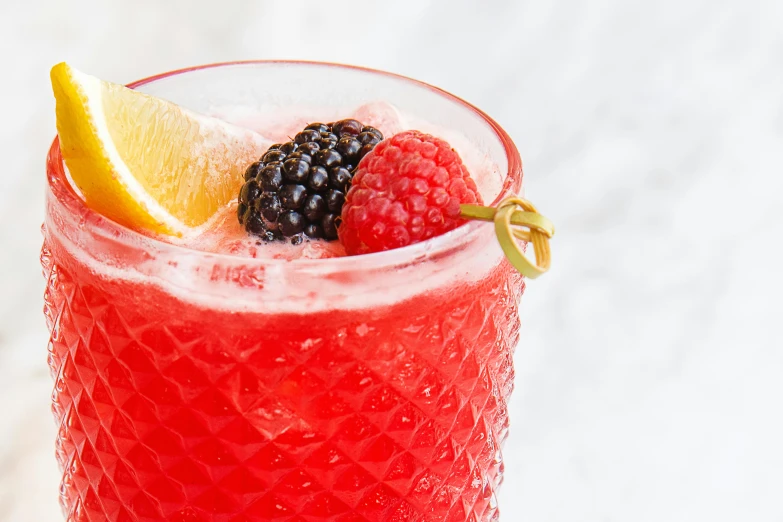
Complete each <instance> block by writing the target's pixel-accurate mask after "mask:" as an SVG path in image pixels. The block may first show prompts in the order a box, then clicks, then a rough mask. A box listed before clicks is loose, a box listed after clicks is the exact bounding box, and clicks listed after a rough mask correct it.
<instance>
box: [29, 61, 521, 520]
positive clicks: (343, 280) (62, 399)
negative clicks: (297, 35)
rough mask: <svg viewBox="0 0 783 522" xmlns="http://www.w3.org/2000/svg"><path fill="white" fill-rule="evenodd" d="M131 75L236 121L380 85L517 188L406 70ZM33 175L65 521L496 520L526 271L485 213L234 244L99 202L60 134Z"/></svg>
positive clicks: (501, 189) (451, 105) (323, 104)
mask: <svg viewBox="0 0 783 522" xmlns="http://www.w3.org/2000/svg"><path fill="white" fill-rule="evenodd" d="M314 84H318V85H319V88H318V89H313V88H311V86H312V85H314ZM133 87H134V88H137V89H139V90H141V91H144V92H147V93H150V94H154V95H157V96H161V97H164V98H167V99H170V100H172V101H174V102H177V103H179V104H181V105H183V106H185V107H188V108H191V109H193V110H196V111H199V112H205V113H213V114H219V115H221V116H222V117H226V118H228V119H234V120H241V119H242V118H243V117H245V116H247V115H261V116H263V115H264V114H272V113H274V112H275V111H282V110H287V111H293V112H296V111H299V113H300V114H301V115H302V117H305V116H306V115H308V114H316V115H318V114H326V113H335V114H339V113H340V111H341V110H346V111H347V110H351V109H353V108H355V107H356V106H358V105H361V104H363V103H366V102H371V101H375V100H383V101H386V102H389V103H391V104H392V105H394V106H396V107H398V108H399V109H400V110H401V111H402V112H403V113H407V114H412V115H415V116H416V117H417V118H420V119H421V121H426V122H429V123H430V124H432V126H433V128H443V129H452V130H455V131H458V132H459V133H460V134H461V135H462V136H464V139H465V141H466V143H470V145H471V147H474V148H475V149H476V150H477V151H479V152H480V153H481V154H483V155H485V156H486V157H488V158H490V159H491V160H492V162H493V163H494V164H495V165H497V172H496V173H495V174H496V176H495V177H492V176H489V177H487V179H483V180H479V188H480V190H481V191H482V193H483V196H484V200H485V201H487V202H492V201H494V202H498V201H500V200H501V199H503V198H504V197H507V196H508V195H511V194H515V193H517V192H518V191H519V190H520V188H521V176H522V171H521V163H520V159H519V155H518V153H517V150H516V148H515V147H514V145H513V144H512V143H511V141H510V139H509V137H508V136H507V135H506V133H505V132H504V131H503V130H502V129H501V128H500V127H499V126H498V125H497V124H496V123H495V122H493V121H492V120H491V119H490V118H488V117H487V116H486V115H485V114H483V113H482V112H480V111H479V110H477V109H476V108H474V107H472V106H470V105H469V104H467V103H465V102H463V101H461V100H459V99H457V98H455V97H454V96H452V95H450V94H448V93H445V92H443V91H440V90H438V89H435V88H433V87H430V86H428V85H425V84H422V83H419V82H416V81H414V80H410V79H407V78H402V77H398V76H395V75H391V74H387V73H382V72H377V71H370V70H365V69H359V68H353V67H345V66H337V65H330V64H317V63H296V62H248V63H234V64H221V65H214V66H206V67H199V68H194V69H189V70H183V71H176V72H173V73H168V74H164V75H160V76H157V77H154V78H150V79H147V80H143V81H140V82H137V83H136V84H134V85H133ZM47 175H48V190H47V209H46V221H45V224H44V236H45V242H44V247H43V251H42V255H41V259H42V263H43V267H44V273H45V275H46V278H47V280H48V284H47V290H46V295H45V315H46V319H47V322H48V325H49V328H50V330H51V342H50V344H49V366H50V368H51V372H52V376H53V378H54V380H55V390H54V394H53V409H54V414H55V418H56V420H57V423H58V426H59V432H58V437H57V444H56V454H57V459H58V461H59V464H60V466H61V469H62V472H63V476H62V486H61V489H60V501H61V504H62V507H63V510H64V513H65V517H66V518H67V520H68V521H69V522H71V521H72V522H76V521H79V522H82V521H91V522H96V521H123V522H125V521H128V522H130V521H134V522H135V521H163V520H166V521H174V522H198V521H203V522H207V521H213V522H229V521H231V522H239V521H266V520H274V521H291V522H294V521H295V522H320V521H334V522H360V521H365V522H366V521H370V522H375V521H378V522H383V521H388V522H391V521H396V522H401V521H432V522H444V521H448V522H469V521H470V522H487V521H495V520H498V517H499V514H498V513H499V512H498V506H497V502H496V499H495V493H496V490H497V488H498V486H499V484H500V482H501V479H502V459H501V447H502V444H503V442H504V440H505V438H506V435H507V431H508V411H507V407H506V405H507V400H508V398H509V394H510V393H511V388H512V380H513V366H512V353H513V350H514V348H515V346H516V344H517V342H518V333H519V317H518V309H517V305H518V302H519V298H520V296H521V293H522V290H523V281H522V279H521V277H520V276H519V274H517V273H516V272H515V271H514V270H513V269H512V268H511V267H510V265H509V264H508V262H507V261H506V260H505V259H504V258H503V255H502V253H501V250H500V248H499V247H498V245H497V240H496V239H495V237H494V235H493V229H492V224H490V223H477V222H471V223H469V224H467V225H465V226H463V227H460V228H458V229H456V230H454V231H452V232H449V233H448V234H445V235H443V236H440V237H437V238H434V239H432V240H429V241H427V242H424V243H420V244H417V245H413V246H410V247H406V248H402V249H398V250H394V251H389V252H384V253H379V254H371V255H366V256H359V257H353V258H351V257H346V258H335V259H326V260H297V261H289V262H286V261H277V260H259V259H249V258H242V257H236V256H230V255H221V254H211V253H204V252H198V251H193V250H188V249H186V248H183V247H179V246H174V245H171V244H167V243H164V242H161V241H158V240H155V239H151V238H148V237H145V236H142V235H140V234H138V233H135V232H132V231H130V230H128V229H125V228H123V227H121V226H119V225H117V224H115V223H113V222H111V221H109V220H107V219H105V218H103V217H102V216H100V215H98V214H96V213H94V212H93V211H91V210H90V209H88V208H87V207H86V206H85V205H84V203H83V202H82V201H81V199H80V198H79V197H78V196H77V195H76V193H75V192H74V190H73V189H72V188H71V186H70V185H69V184H68V181H67V177H66V175H65V171H64V168H63V164H62V159H61V156H60V152H59V145H58V143H57V141H55V142H54V144H53V145H52V148H51V150H50V153H49V158H48V164H47Z"/></svg>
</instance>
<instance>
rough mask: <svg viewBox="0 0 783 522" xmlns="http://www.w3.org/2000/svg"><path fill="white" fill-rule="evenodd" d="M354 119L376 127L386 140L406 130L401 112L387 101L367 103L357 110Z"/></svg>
mask: <svg viewBox="0 0 783 522" xmlns="http://www.w3.org/2000/svg"><path fill="white" fill-rule="evenodd" d="M352 117H353V118H355V119H357V120H359V121H360V122H362V123H364V124H365V125H370V126H371V127H375V128H376V129H378V130H379V131H381V132H382V133H383V137H384V138H390V137H391V136H394V135H395V134H397V133H399V132H402V131H403V130H405V125H404V123H403V121H402V116H400V113H399V111H397V109H396V108H395V107H394V105H392V104H391V103H389V102H386V101H376V102H370V103H365V104H364V105H362V106H361V107H359V108H358V109H356V111H355V112H354V113H353V115H352Z"/></svg>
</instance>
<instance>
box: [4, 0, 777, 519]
mask: <svg viewBox="0 0 783 522" xmlns="http://www.w3.org/2000/svg"><path fill="white" fill-rule="evenodd" d="M0 5H1V6H0V53H1V55H2V61H0V67H2V72H0V78H1V79H0V94H1V95H2V96H0V107H2V112H0V415H2V421H0V519H2V520H4V521H9V522H26V521H35V522H49V521H51V522H55V521H57V520H60V518H59V517H60V516H59V511H58V508H57V506H56V498H57V482H58V477H57V472H56V467H55V462H54V455H53V440H54V436H55V429H54V423H53V422H52V419H51V415H50V413H49V407H48V401H49V394H50V389H51V382H50V379H49V376H48V372H47V370H46V366H45V361H46V338H47V335H46V332H45V326H44V322H43V318H42V314H41V306H42V303H41V295H42V291H43V280H42V278H41V275H40V269H39V266H38V260H37V255H38V248H39V246H40V242H41V237H40V234H39V232H38V226H39V224H40V222H41V220H42V215H43V197H42V196H43V186H44V158H45V154H46V151H47V147H48V145H49V143H50V141H51V139H52V137H53V135H54V100H53V98H52V96H51V91H50V87H49V80H48V71H49V68H50V67H51V66H52V65H53V64H55V63H56V62H58V61H61V60H68V61H70V62H71V63H72V64H73V65H74V66H76V67H78V68H81V69H83V70H85V71H87V72H90V73H92V74H95V75H98V76H102V77H104V78H106V79H110V80H114V81H118V82H127V81H131V80H134V79H137V78H140V77H144V76H148V75H150V74H153V73H158V72H162V71H166V70H170V69H173V68H179V67H183V66H187V65H194V64H199V63H206V62H215V61H223V60H235V59H249V58H300V59H305V58H306V59H319V60H328V61H338V62H346V63H352V64H359V65H366V66H370V67H376V68H381V69H387V70H391V71H394V72H398V73H402V74H405V75H408V76H413V77H416V78H419V79H421V80H424V81H427V82H429V83H432V84H435V85H437V86H440V87H443V88H445V89H446V90H449V91H451V92H453V93H455V94H457V95H458V96H461V97H463V98H465V99H467V100H468V101H470V102H472V103H474V104H476V105H478V106H479V107H481V108H483V109H484V110H485V111H486V112H488V113H489V114H490V115H492V116H493V117H494V118H495V119H497V120H498V121H499V122H500V124H501V125H502V126H504V127H505V128H506V129H507V130H508V131H509V133H510V134H511V135H512V137H513V138H514V140H515V141H516V143H517V145H518V146H519V149H520V151H521V152H522V156H523V159H524V161H525V172H526V178H525V183H526V187H527V195H528V196H529V197H530V198H531V199H532V200H533V201H534V202H535V203H536V204H537V205H538V206H539V208H540V209H541V210H542V211H543V212H544V214H546V215H548V216H549V217H550V218H551V219H552V220H553V221H554V222H555V223H556V225H557V227H558V231H557V236H556V238H555V241H554V243H553V248H554V267H553V270H552V273H550V274H548V275H547V276H546V277H544V278H542V279H541V280H538V281H535V282H532V283H531V284H530V285H529V287H528V291H527V294H526V295H525V297H524V302H523V308H522V314H523V321H524V334H523V342H522V344H521V346H520V348H519V351H518V356H517V359H516V362H517V369H518V379H517V388H516V394H515V397H514V401H513V405H512V415H513V431H512V438H511V441H510V443H509V444H508V446H507V451H506V459H507V469H508V473H507V480H506V483H505V485H504V486H503V490H502V498H501V509H502V511H503V517H502V520H503V521H504V522H506V521H507V522H521V521H536V522H538V521H584V522H619V521H634V522H647V521H650V522H660V521H667V522H678V521H682V522H693V521H701V520H705V521H711V522H723V521H725V522H729V521H732V522H733V521H738V520H743V521H745V520H748V521H754V522H780V521H782V520H783V341H782V340H781V335H780V325H781V322H782V321H781V320H782V319H783V305H782V304H781V295H782V294H783V276H781V270H782V268H781V252H782V251H783V249H781V246H780V242H781V239H783V237H782V236H783V233H782V232H781V224H783V219H782V218H781V213H782V212H783V203H782V202H781V199H783V181H782V180H783V168H781V167H783V161H781V155H783V140H782V138H783V105H782V103H781V100H782V99H783V30H781V27H783V2H780V1H776V0H769V1H767V2H754V1H745V2H740V1H737V2H726V1H721V0H676V1H668V0H667V1H650V0H601V1H594V2H590V3H589V5H588V3H587V2H585V3H582V2H577V1H568V0H552V1H544V0H524V1H521V0H505V1H494V2H492V1H486V2H459V1H453V0H452V1H448V0H442V1H426V0H417V1H411V2H406V1H387V2H369V1H361V2H355V3H354V2H340V1H336V0H335V1H332V2H325V1H312V2H311V1H304V0H303V1H297V2H290V3H289V2H279V3H273V2H251V1H247V2H242V1H234V0H221V1H220V2H209V1H207V0H201V1H197V0H190V1H186V0H180V1H166V2H164V1H160V0H133V1H123V2H113V1H112V2H109V1H100V2H99V1H96V2H89V1H87V0H74V1H62V0H38V1H35V0H28V1H26V2H22V1H20V0H3V1H2V3H1V4H0ZM208 6H210V7H208Z"/></svg>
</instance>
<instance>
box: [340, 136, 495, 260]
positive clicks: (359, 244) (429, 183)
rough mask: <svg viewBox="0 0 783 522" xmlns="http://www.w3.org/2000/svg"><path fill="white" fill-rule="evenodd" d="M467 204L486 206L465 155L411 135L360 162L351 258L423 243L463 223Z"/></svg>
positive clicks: (347, 211)
mask: <svg viewBox="0 0 783 522" xmlns="http://www.w3.org/2000/svg"><path fill="white" fill-rule="evenodd" d="M462 203H466V204H469V203H473V204H481V195H480V194H479V193H478V189H477V188H476V183H475V182H474V181H473V179H472V178H471V177H470V174H469V173H468V169H467V168H465V165H464V164H463V163H462V159H460V157H459V154H457V152H456V151H455V150H454V149H452V148H451V146H450V145H449V144H448V143H446V142H445V141H443V140H442V139H440V138H436V137H435V136H431V135H429V134H425V133H423V132H419V131H405V132H402V133H400V134H396V135H394V136H392V137H391V138H390V139H387V140H385V141H382V142H380V143H379V144H378V145H377V146H376V147H375V149H373V150H372V152H370V153H369V154H367V155H366V156H365V157H364V158H363V159H362V160H361V162H359V165H358V166H357V168H356V173H355V175H354V178H353V183H352V185H351V189H350V190H349V191H348V194H347V195H346V200H345V204H344V205H343V210H342V215H341V218H342V223H341V225H340V228H339V229H338V233H339V235H340V241H341V242H342V243H343V246H345V250H346V252H347V253H348V254H349V255H357V254H367V253H370V252H380V251H382V250H391V249H393V248H400V247H403V246H406V245H410V244H413V243H418V242H419V241H424V240H427V239H429V238H431V237H435V236H439V235H441V234H444V233H446V232H448V231H449V230H451V229H453V228H456V227H458V226H459V225H461V224H463V223H464V222H465V220H464V219H462V218H461V217H460V204H462Z"/></svg>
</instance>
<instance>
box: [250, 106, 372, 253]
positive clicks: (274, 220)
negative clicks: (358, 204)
mask: <svg viewBox="0 0 783 522" xmlns="http://www.w3.org/2000/svg"><path fill="white" fill-rule="evenodd" d="M381 140H383V135H382V134H381V132H380V131H379V130H378V129H376V128H374V127H369V126H366V125H363V124H362V123H361V122H359V121H357V120H353V119H347V120H340V121H337V122H334V123H311V124H309V125H308V126H307V127H305V128H304V129H303V130H302V131H301V132H299V133H298V134H297V135H296V136H295V137H294V139H292V140H291V141H288V142H286V143H276V144H274V145H272V146H271V147H269V150H267V151H266V152H265V153H264V155H263V156H261V158H260V159H259V160H258V161H255V162H253V163H251V164H250V165H249V166H248V167H247V170H246V171H245V183H244V185H242V188H241V190H240V191H239V205H238V206H237V218H238V219H239V223H240V224H241V225H242V226H243V227H244V228H245V230H246V231H247V232H248V233H250V234H253V235H256V236H258V237H260V238H261V239H263V240H264V241H276V240H284V239H286V238H289V239H290V240H291V242H292V243H293V244H299V243H301V242H302V239H303V234H304V236H307V237H308V238H312V239H316V238H324V239H327V240H330V241H332V240H335V239H337V227H338V226H339V222H340V220H339V216H340V212H341V211H342V208H343V203H345V195H346V194H347V193H348V189H349V188H351V180H352V178H353V174H354V171H355V169H356V165H358V164H359V161H360V160H361V159H362V158H363V157H364V156H365V155H366V154H367V153H368V152H370V151H371V150H372V149H373V148H375V145H377V144H378V143H379V142H380V141H381Z"/></svg>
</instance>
